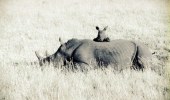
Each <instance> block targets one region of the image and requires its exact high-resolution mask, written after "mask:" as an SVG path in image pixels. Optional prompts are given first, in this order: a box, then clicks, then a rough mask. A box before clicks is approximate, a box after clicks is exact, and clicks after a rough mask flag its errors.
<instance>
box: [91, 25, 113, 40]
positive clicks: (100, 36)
mask: <svg viewBox="0 0 170 100" xmlns="http://www.w3.org/2000/svg"><path fill="white" fill-rule="evenodd" d="M107 28H108V26H106V27H105V28H104V29H103V30H100V29H99V27H98V26H96V30H98V35H97V37H96V38H94V39H93V41H95V42H110V39H109V38H108V37H106V34H105V31H106V29H107Z"/></svg>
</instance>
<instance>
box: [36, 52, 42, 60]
mask: <svg viewBox="0 0 170 100" xmlns="http://www.w3.org/2000/svg"><path fill="white" fill-rule="evenodd" d="M35 55H36V56H37V58H38V60H40V59H41V58H42V57H41V56H40V55H39V53H38V52H37V51H35Z"/></svg>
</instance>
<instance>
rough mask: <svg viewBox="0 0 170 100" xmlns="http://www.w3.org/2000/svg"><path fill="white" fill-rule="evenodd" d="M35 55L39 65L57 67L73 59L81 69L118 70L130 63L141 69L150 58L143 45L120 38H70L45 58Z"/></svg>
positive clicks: (149, 53)
mask: <svg viewBox="0 0 170 100" xmlns="http://www.w3.org/2000/svg"><path fill="white" fill-rule="evenodd" d="M60 42H61V40H60ZM36 55H37V57H38V59H39V62H40V65H43V64H50V63H52V64H53V65H54V66H56V67H57V66H63V65H65V64H66V62H70V61H73V64H74V66H76V65H79V67H80V68H81V69H83V68H84V67H89V65H92V66H94V67H95V66H98V67H100V66H105V67H107V66H108V65H111V66H112V67H113V68H114V69H115V70H118V71H121V70H123V69H126V68H129V67H131V66H132V64H133V65H137V66H133V67H132V68H134V69H143V68H144V67H145V65H146V64H147V63H148V62H147V63H145V61H150V60H151V59H152V54H151V52H150V51H149V48H148V47H146V46H145V45H143V44H141V43H139V42H137V41H135V42H132V41H128V40H121V39H118V40H113V41H111V42H94V41H92V40H88V39H84V40H78V39H71V40H68V41H67V42H66V43H62V42H61V46H60V47H59V48H58V50H57V51H56V52H55V53H54V54H52V55H50V56H47V57H46V58H42V57H40V56H39V54H38V52H36ZM143 59H144V60H143Z"/></svg>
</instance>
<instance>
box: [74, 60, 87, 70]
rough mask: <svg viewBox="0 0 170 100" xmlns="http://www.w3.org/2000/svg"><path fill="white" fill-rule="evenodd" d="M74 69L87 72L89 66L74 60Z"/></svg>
mask: <svg viewBox="0 0 170 100" xmlns="http://www.w3.org/2000/svg"><path fill="white" fill-rule="evenodd" d="M74 69H76V70H79V71H82V72H87V71H88V69H90V67H89V65H88V64H86V63H83V62H76V63H74Z"/></svg>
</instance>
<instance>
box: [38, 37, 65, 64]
mask: <svg viewBox="0 0 170 100" xmlns="http://www.w3.org/2000/svg"><path fill="white" fill-rule="evenodd" d="M59 41H60V43H61V45H60V47H59V48H58V50H57V52H55V53H54V54H52V55H49V53H48V51H46V57H45V58H43V57H42V56H40V55H39V52H37V51H35V54H36V56H37V58H38V61H39V65H40V66H44V65H50V64H53V65H54V66H56V65H61V66H63V65H64V64H65V63H66V54H65V51H66V45H65V44H64V43H63V42H62V40H61V38H59Z"/></svg>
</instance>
